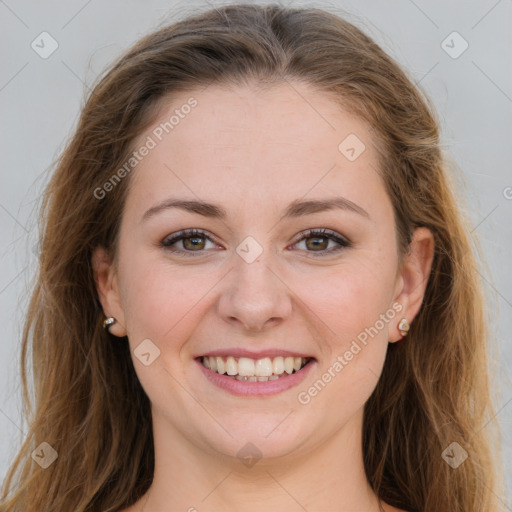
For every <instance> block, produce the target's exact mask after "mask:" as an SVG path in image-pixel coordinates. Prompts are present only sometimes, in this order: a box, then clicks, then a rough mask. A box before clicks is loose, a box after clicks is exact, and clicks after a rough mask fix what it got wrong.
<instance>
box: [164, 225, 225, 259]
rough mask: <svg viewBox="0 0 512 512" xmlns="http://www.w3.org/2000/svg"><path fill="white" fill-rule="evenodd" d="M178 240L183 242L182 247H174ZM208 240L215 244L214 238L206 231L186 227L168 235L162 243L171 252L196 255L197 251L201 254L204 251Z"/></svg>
mask: <svg viewBox="0 0 512 512" xmlns="http://www.w3.org/2000/svg"><path fill="white" fill-rule="evenodd" d="M178 242H181V244H182V248H174V247H173V245H175V244H177V243H178ZM207 242H211V243H212V244H213V245H215V243H214V242H213V240H212V239H211V238H210V237H209V236H208V235H207V234H206V233H205V232H204V231H201V230H200V229H184V230H183V231H179V232H178V233H175V234H174V235H172V236H170V237H167V238H166V239H164V240H163V241H162V242H161V243H160V245H161V246H162V247H164V248H165V249H166V250H168V251H171V252H178V253H181V254H184V255H186V256H196V254H195V253H197V254H201V253H202V252H204V251H203V249H206V248H207V247H205V246H206V243H207Z"/></svg>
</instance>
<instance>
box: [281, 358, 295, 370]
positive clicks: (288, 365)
mask: <svg viewBox="0 0 512 512" xmlns="http://www.w3.org/2000/svg"><path fill="white" fill-rule="evenodd" d="M294 362H295V360H294V358H293V357H285V358H284V371H285V372H286V373H288V374H289V373H292V372H293V363H294Z"/></svg>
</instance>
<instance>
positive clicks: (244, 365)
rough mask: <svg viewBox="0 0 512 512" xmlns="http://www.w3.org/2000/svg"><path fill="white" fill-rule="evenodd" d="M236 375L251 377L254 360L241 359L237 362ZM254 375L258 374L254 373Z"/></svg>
mask: <svg viewBox="0 0 512 512" xmlns="http://www.w3.org/2000/svg"><path fill="white" fill-rule="evenodd" d="M258 362H259V361H258ZM238 375H243V376H244V377H251V376H252V375H254V359H249V358H248V357H241V358H240V359H239V360H238ZM256 375H258V374H257V373H256Z"/></svg>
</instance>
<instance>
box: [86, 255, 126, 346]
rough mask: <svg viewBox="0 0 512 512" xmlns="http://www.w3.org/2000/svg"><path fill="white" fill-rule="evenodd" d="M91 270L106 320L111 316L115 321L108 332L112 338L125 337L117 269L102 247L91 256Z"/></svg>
mask: <svg viewBox="0 0 512 512" xmlns="http://www.w3.org/2000/svg"><path fill="white" fill-rule="evenodd" d="M91 262H92V268H93V272H94V282H95V284H96V290H97V291H98V296H99V299H100V302H101V305H102V306H103V312H104V313H105V316H106V317H107V318H108V317H110V316H113V317H114V318H115V319H116V321H115V322H114V323H113V324H112V325H111V326H110V328H109V332H110V333H111V334H113V335H114V336H119V337H122V336H126V334H127V332H126V327H125V326H126V322H125V316H124V310H123V306H122V303H121V295H120V293H119V286H118V277H117V269H116V267H115V265H114V264H113V262H112V261H111V258H110V255H109V254H108V252H107V250H106V249H104V248H103V247H97V248H96V249H95V250H94V252H93V254H92V260H91Z"/></svg>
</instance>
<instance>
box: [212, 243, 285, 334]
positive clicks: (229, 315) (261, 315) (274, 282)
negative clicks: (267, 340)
mask: <svg viewBox="0 0 512 512" xmlns="http://www.w3.org/2000/svg"><path fill="white" fill-rule="evenodd" d="M264 255H265V252H264V253H263V254H262V255H261V256H260V257H259V258H258V259H256V260H255V261H253V262H251V263H247V262H246V261H244V260H243V259H242V258H239V257H238V256H235V260H236V261H235V263H234V265H235V267H234V268H233V270H232V271H231V272H229V274H228V276H227V277H228V282H227V284H226V286H225V288H224V290H223V293H222V294H221V296H220V298H219V302H218V313H219V315H220V316H221V318H222V319H223V320H224V321H226V322H228V323H230V324H238V325H239V326H243V328H244V329H245V330H247V331H253V332H259V331H263V330H265V329H267V328H268V327H270V326H275V325H278V324H280V323H282V322H283V321H284V320H285V319H286V318H288V317H289V316H290V314H291V311H292V297H291V291H290V290H289V289H288V287H287V285H286V284H285V283H284V282H283V280H282V278H281V277H280V276H279V272H277V271H276V270H274V269H273V268H271V266H270V265H269V264H270V262H269V261H268V260H267V258H266V257H264Z"/></svg>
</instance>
